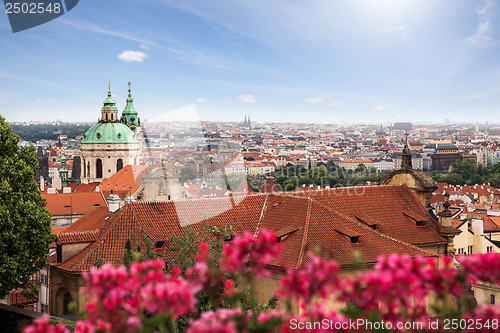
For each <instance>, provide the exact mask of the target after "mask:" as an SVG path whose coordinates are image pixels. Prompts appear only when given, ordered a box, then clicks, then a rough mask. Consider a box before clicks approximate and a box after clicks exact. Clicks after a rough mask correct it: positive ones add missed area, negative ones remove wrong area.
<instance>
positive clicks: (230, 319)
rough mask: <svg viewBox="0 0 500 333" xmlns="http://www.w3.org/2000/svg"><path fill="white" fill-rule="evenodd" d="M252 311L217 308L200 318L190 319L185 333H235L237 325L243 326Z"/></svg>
mask: <svg viewBox="0 0 500 333" xmlns="http://www.w3.org/2000/svg"><path fill="white" fill-rule="evenodd" d="M251 316H252V313H251V312H250V311H248V312H246V313H244V312H243V310H241V309H219V310H217V311H208V312H205V313H203V314H202V315H201V317H200V319H198V320H195V321H192V322H191V325H190V327H189V328H188V329H187V330H186V333H214V332H218V333H237V332H239V331H238V327H240V326H244V325H245V324H246V323H247V322H248V320H249V319H250V317H251Z"/></svg>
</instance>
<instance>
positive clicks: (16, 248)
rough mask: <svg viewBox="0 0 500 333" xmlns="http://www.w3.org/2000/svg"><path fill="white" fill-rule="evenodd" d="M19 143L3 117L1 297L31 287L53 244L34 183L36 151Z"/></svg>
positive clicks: (0, 128) (0, 151)
mask: <svg viewBox="0 0 500 333" xmlns="http://www.w3.org/2000/svg"><path fill="white" fill-rule="evenodd" d="M18 143H19V136H17V135H15V134H14V133H13V132H12V129H11V128H10V126H9V124H8V123H7V122H6V121H5V118H3V117H1V116H0V297H2V296H5V295H7V294H8V293H9V291H11V290H13V289H16V288H19V287H22V286H27V285H28V282H29V280H30V277H31V276H32V275H33V274H34V273H35V272H37V271H39V270H40V269H41V268H43V267H44V266H45V265H46V263H47V253H48V250H49V246H50V243H51V242H52V241H53V239H52V236H51V225H50V224H51V223H50V222H51V216H50V213H49V211H48V210H47V209H46V208H45V200H44V199H43V198H42V197H41V195H40V191H39V190H38V188H37V185H36V183H35V176H36V171H37V169H38V160H37V158H36V151H35V148H34V147H23V148H22V149H19V147H18Z"/></svg>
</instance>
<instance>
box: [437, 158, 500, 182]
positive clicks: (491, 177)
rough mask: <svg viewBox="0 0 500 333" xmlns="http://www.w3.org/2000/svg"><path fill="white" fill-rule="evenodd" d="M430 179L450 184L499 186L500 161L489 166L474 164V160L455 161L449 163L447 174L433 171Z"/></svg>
mask: <svg viewBox="0 0 500 333" xmlns="http://www.w3.org/2000/svg"><path fill="white" fill-rule="evenodd" d="M432 179H434V181H436V182H437V183H448V184H451V185H475V184H487V183H490V184H491V186H493V187H495V188H498V187H500V163H497V164H494V165H492V166H490V167H484V166H482V165H476V163H474V161H470V160H468V161H455V162H453V164H452V165H451V171H450V172H449V173H448V174H442V173H435V174H433V175H432Z"/></svg>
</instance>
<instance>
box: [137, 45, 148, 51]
mask: <svg viewBox="0 0 500 333" xmlns="http://www.w3.org/2000/svg"><path fill="white" fill-rule="evenodd" d="M139 47H140V48H141V49H143V50H149V49H150V47H149V46H147V45H146V44H141V46H139Z"/></svg>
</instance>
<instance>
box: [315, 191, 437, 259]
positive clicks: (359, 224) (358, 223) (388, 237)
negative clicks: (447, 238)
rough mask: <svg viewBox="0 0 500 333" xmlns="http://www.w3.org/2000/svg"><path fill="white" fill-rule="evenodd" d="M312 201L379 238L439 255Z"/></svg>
mask: <svg viewBox="0 0 500 333" xmlns="http://www.w3.org/2000/svg"><path fill="white" fill-rule="evenodd" d="M311 201H314V202H315V203H317V204H318V205H320V206H322V207H323V208H326V209H327V210H329V211H331V212H332V213H335V214H337V215H339V216H342V217H344V218H345V219H347V220H350V221H352V222H354V223H356V224H357V225H358V226H360V227H362V228H364V229H365V230H368V231H369V232H372V233H374V234H376V235H379V236H381V237H385V238H387V239H390V240H393V241H396V242H398V243H400V244H403V245H407V246H410V247H411V248H413V249H417V250H419V251H421V252H425V253H429V254H432V255H438V254H437V253H434V252H430V251H427V250H424V249H422V248H420V247H418V246H415V245H412V244H410V243H406V242H403V241H402V240H399V239H396V238H394V237H391V236H389V235H387V234H384V233H381V232H380V231H379V230H376V229H373V228H371V227H370V226H368V225H366V224H364V223H361V222H359V221H356V220H355V219H353V218H351V217H350V216H344V214H341V213H339V212H336V211H334V210H333V209H331V208H330V207H328V206H325V205H323V204H322V203H320V202H317V201H315V200H312V199H311Z"/></svg>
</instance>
